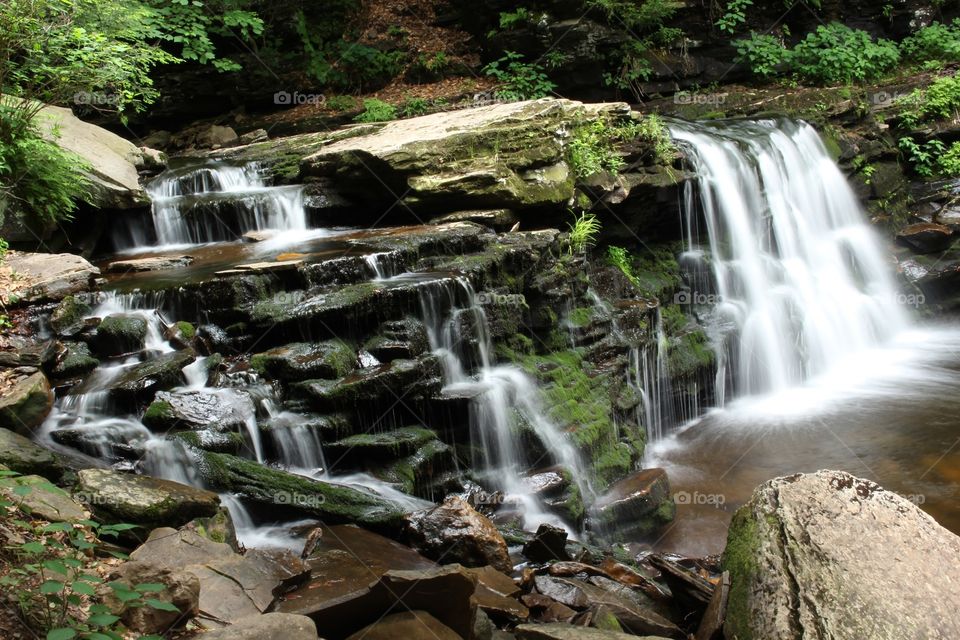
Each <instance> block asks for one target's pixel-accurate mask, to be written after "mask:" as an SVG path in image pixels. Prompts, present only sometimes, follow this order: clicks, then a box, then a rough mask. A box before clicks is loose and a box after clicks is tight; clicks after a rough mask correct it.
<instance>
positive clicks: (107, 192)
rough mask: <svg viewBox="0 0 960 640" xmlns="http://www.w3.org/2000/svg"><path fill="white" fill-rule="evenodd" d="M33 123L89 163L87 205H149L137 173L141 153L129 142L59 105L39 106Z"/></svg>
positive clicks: (109, 207) (127, 206)
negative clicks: (39, 108)
mask: <svg viewBox="0 0 960 640" xmlns="http://www.w3.org/2000/svg"><path fill="white" fill-rule="evenodd" d="M36 122H37V123H38V124H39V125H40V127H41V129H42V130H43V132H44V134H45V136H46V137H47V138H48V139H50V140H52V141H53V142H55V143H56V144H57V146H59V147H61V148H62V149H65V150H67V151H70V152H72V153H75V154H77V155H78V156H80V157H81V158H82V159H83V160H84V161H85V162H86V163H87V164H88V165H89V166H90V171H89V172H88V173H87V177H89V178H90V180H91V183H92V184H91V189H90V191H89V193H88V194H87V196H85V199H86V201H87V202H89V203H90V204H91V205H93V206H94V207H97V208H100V209H134V208H139V207H143V206H145V205H147V204H149V199H148V198H147V196H146V193H145V192H144V190H143V188H142V187H141V186H140V176H139V174H138V173H137V163H138V162H142V158H143V154H142V153H141V152H140V150H138V149H137V147H136V146H135V145H134V144H133V143H131V142H129V141H127V140H125V139H123V138H121V137H120V136H118V135H116V134H114V133H111V132H109V131H107V130H106V129H103V128H101V127H98V126H95V125H92V124H89V123H87V122H84V121H83V120H81V119H79V118H77V117H76V116H74V115H73V112H72V111H71V110H70V109H65V108H62V107H52V106H49V105H48V106H45V107H43V109H41V110H40V113H39V114H38V115H37V118H36ZM54 130H56V133H54Z"/></svg>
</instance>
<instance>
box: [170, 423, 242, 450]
mask: <svg viewBox="0 0 960 640" xmlns="http://www.w3.org/2000/svg"><path fill="white" fill-rule="evenodd" d="M168 437H169V438H170V439H171V440H179V441H180V442H182V443H183V444H184V445H186V446H188V447H193V448H195V449H203V450H204V451H213V452H214V453H229V454H231V455H239V454H240V453H241V452H243V451H244V450H246V449H248V448H249V446H248V444H247V441H246V439H245V438H244V437H243V434H242V433H239V432H236V431H215V430H213V429H200V430H197V431H178V432H176V433H172V434H170V435H169V436H168Z"/></svg>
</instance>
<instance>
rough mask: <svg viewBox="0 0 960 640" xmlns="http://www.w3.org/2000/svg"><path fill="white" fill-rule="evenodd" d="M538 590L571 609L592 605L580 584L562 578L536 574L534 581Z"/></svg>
mask: <svg viewBox="0 0 960 640" xmlns="http://www.w3.org/2000/svg"><path fill="white" fill-rule="evenodd" d="M533 584H534V586H535V587H536V588H537V592H538V593H540V594H542V595H545V596H547V597H548V598H550V599H551V600H556V601H557V602H559V603H560V604H562V605H564V606H566V607H570V608H571V609H586V608H587V607H588V606H590V601H589V600H588V599H587V594H586V593H585V592H584V590H583V589H582V588H580V586H579V585H577V584H575V583H573V582H570V581H568V580H563V579H561V578H551V577H549V576H536V577H535V578H534V581H533Z"/></svg>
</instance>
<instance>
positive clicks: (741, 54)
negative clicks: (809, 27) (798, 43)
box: [733, 33, 790, 78]
mask: <svg viewBox="0 0 960 640" xmlns="http://www.w3.org/2000/svg"><path fill="white" fill-rule="evenodd" d="M733 44H734V46H735V47H736V48H737V58H736V62H742V63H744V64H746V65H747V66H748V67H749V68H750V71H751V72H753V73H754V74H755V75H758V76H760V77H761V78H769V77H771V76H774V75H776V74H777V72H778V71H779V67H780V66H781V65H783V64H784V63H786V62H787V58H788V56H789V55H790V52H789V50H788V49H787V48H786V47H784V46H783V43H782V42H781V41H780V39H779V38H777V37H776V36H772V35H768V34H758V33H754V34H751V36H750V37H749V38H744V39H742V40H737V41H735V42H734V43H733Z"/></svg>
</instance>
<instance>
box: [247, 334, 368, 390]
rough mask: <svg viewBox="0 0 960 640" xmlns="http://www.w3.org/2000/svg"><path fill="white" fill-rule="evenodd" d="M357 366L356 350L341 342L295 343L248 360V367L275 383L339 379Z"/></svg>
mask: <svg viewBox="0 0 960 640" xmlns="http://www.w3.org/2000/svg"><path fill="white" fill-rule="evenodd" d="M356 364H357V354H356V350H355V349H354V348H353V347H352V346H350V345H349V344H347V343H346V342H343V341H342V340H327V341H325V342H298V343H294V344H288V345H286V346H284V347H277V348H275V349H271V350H269V351H265V352H263V353H258V354H256V355H255V356H253V357H252V358H250V366H251V367H253V368H254V369H255V370H257V371H258V372H260V373H263V374H265V375H266V376H268V377H270V378H273V379H275V380H287V381H288V380H311V379H313V378H342V377H343V376H345V375H347V374H348V373H350V371H352V370H353V369H354V368H355V367H356Z"/></svg>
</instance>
